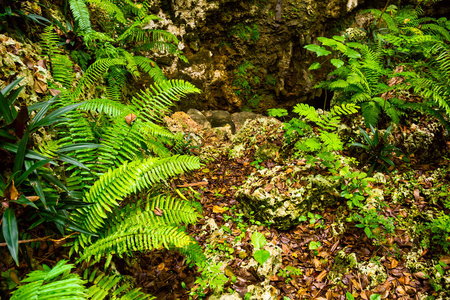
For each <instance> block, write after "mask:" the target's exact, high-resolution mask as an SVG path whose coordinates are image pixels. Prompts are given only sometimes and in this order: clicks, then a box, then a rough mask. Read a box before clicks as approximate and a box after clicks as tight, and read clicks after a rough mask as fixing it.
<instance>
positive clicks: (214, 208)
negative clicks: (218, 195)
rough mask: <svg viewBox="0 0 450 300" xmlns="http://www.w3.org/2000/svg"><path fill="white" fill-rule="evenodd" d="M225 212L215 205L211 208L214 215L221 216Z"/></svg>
mask: <svg viewBox="0 0 450 300" xmlns="http://www.w3.org/2000/svg"><path fill="white" fill-rule="evenodd" d="M225 211H227V209H225V208H223V207H220V206H217V205H214V206H213V213H215V214H222V213H224V212H225Z"/></svg>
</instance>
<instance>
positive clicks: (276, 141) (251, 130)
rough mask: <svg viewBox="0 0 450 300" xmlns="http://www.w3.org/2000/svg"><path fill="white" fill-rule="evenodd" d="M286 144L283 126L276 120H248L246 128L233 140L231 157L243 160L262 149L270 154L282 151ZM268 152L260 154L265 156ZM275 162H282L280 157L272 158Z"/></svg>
mask: <svg viewBox="0 0 450 300" xmlns="http://www.w3.org/2000/svg"><path fill="white" fill-rule="evenodd" d="M283 142H284V131H283V124H282V123H281V122H280V121H278V120H277V119H275V118H267V117H263V118H258V119H254V120H251V119H249V120H247V121H246V122H245V123H244V126H243V127H242V128H241V129H240V130H239V132H237V133H236V134H235V136H234V137H233V139H232V144H231V149H230V157H232V158H242V157H243V156H244V155H245V154H246V152H248V151H250V152H256V151H257V150H258V149H259V148H260V147H263V148H265V149H266V150H269V149H271V150H269V152H271V153H273V152H277V151H273V150H274V149H276V148H278V150H280V149H281V147H282V145H283ZM263 152H264V153H265V154H267V151H265V150H264V149H262V150H260V154H262V155H265V154H264V153H263ZM272 159H274V160H277V159H278V160H281V158H280V157H277V156H275V157H272Z"/></svg>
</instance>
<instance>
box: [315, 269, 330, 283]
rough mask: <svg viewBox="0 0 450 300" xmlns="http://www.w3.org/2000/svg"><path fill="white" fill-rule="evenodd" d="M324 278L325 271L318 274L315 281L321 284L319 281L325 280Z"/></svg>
mask: <svg viewBox="0 0 450 300" xmlns="http://www.w3.org/2000/svg"><path fill="white" fill-rule="evenodd" d="M325 276H327V271H326V270H323V271H322V272H320V274H319V275H318V276H317V277H316V280H317V281H318V282H321V281H322V280H323V279H324V278H325Z"/></svg>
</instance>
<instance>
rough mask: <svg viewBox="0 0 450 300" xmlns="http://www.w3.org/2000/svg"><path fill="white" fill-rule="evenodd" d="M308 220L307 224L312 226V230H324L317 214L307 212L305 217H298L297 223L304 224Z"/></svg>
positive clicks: (320, 218)
mask: <svg viewBox="0 0 450 300" xmlns="http://www.w3.org/2000/svg"><path fill="white" fill-rule="evenodd" d="M308 219H309V224H311V225H314V228H324V227H325V226H324V225H323V219H322V216H321V215H318V214H314V213H312V212H308V214H307V216H304V215H303V216H300V217H299V218H298V220H299V222H305V221H308Z"/></svg>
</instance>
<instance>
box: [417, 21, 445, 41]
mask: <svg viewBox="0 0 450 300" xmlns="http://www.w3.org/2000/svg"><path fill="white" fill-rule="evenodd" d="M421 29H422V30H423V31H424V32H427V33H430V34H434V35H440V36H441V37H442V38H443V39H444V40H446V41H447V42H450V33H449V32H448V30H447V29H446V28H444V27H442V26H439V25H438V24H423V25H422V27H421Z"/></svg>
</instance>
